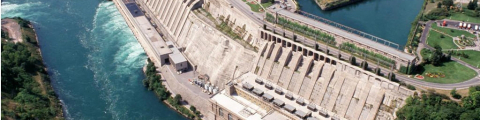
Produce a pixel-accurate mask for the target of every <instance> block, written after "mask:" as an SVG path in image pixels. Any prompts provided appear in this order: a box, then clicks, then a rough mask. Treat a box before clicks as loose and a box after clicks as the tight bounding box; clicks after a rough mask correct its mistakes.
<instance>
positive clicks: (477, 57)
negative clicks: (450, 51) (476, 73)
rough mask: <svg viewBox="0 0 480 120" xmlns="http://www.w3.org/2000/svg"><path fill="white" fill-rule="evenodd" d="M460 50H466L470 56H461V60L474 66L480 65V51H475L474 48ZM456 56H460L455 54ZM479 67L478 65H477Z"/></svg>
mask: <svg viewBox="0 0 480 120" xmlns="http://www.w3.org/2000/svg"><path fill="white" fill-rule="evenodd" d="M459 52H464V53H465V54H467V55H468V58H463V57H462V58H460V60H462V61H464V62H466V63H468V64H470V65H472V66H475V67H477V66H479V65H480V51H474V50H464V51H459ZM453 57H455V58H458V56H453ZM477 68H478V67H477Z"/></svg>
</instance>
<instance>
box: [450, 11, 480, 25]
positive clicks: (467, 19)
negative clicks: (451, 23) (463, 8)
mask: <svg viewBox="0 0 480 120" xmlns="http://www.w3.org/2000/svg"><path fill="white" fill-rule="evenodd" d="M447 18H448V19H451V20H459V21H465V22H473V23H480V17H471V16H468V15H465V14H464V13H457V12H455V13H452V15H450V17H447Z"/></svg>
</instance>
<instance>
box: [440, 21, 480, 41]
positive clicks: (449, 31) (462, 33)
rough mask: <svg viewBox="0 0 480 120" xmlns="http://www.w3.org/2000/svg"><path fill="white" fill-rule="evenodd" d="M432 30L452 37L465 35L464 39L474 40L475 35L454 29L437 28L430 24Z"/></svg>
mask: <svg viewBox="0 0 480 120" xmlns="http://www.w3.org/2000/svg"><path fill="white" fill-rule="evenodd" d="M432 28H433V29H435V30H438V31H441V32H443V33H445V34H449V35H451V36H453V37H456V36H462V35H465V37H471V38H475V35H473V34H472V33H470V32H467V31H464V30H456V29H450V28H444V27H438V26H437V24H432ZM452 30H453V32H452ZM445 37H446V36H445Z"/></svg>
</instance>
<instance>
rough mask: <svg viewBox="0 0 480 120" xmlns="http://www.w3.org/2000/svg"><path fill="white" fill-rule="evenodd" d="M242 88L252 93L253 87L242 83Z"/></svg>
mask: <svg viewBox="0 0 480 120" xmlns="http://www.w3.org/2000/svg"><path fill="white" fill-rule="evenodd" d="M242 87H243V88H244V89H246V90H248V91H252V90H253V85H250V84H248V83H243V85H242Z"/></svg>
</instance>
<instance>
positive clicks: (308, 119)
mask: <svg viewBox="0 0 480 120" xmlns="http://www.w3.org/2000/svg"><path fill="white" fill-rule="evenodd" d="M307 120H318V119H317V118H314V117H308V118H307Z"/></svg>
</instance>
